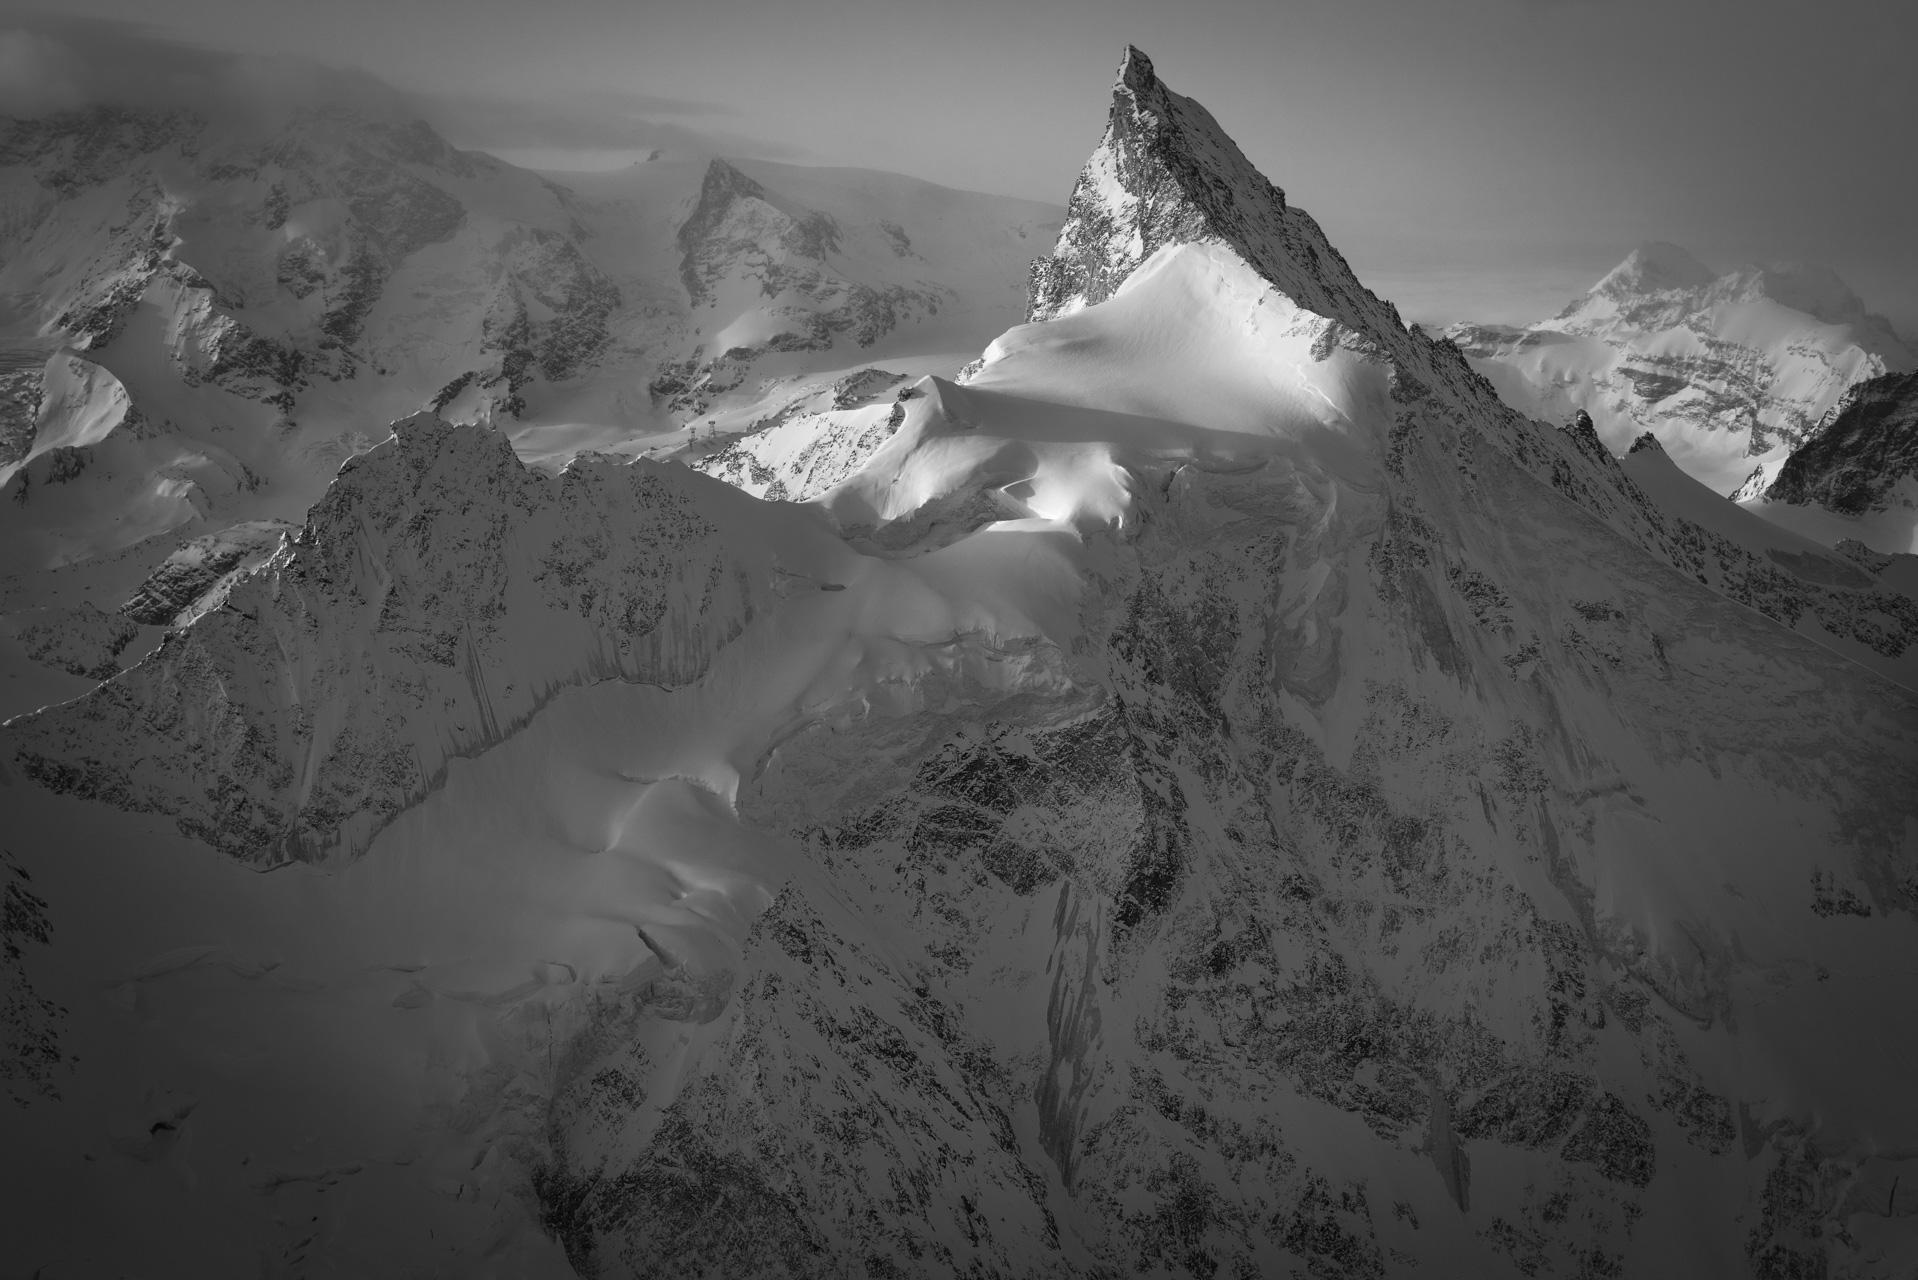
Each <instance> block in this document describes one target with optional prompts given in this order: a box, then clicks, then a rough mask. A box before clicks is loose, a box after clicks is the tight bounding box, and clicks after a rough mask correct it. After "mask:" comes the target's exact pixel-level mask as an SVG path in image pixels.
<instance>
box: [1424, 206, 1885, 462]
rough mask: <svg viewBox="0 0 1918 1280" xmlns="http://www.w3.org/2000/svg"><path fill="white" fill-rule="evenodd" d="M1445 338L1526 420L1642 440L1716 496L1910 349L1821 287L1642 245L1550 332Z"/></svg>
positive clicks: (1831, 284) (1608, 438) (1837, 284)
mask: <svg viewBox="0 0 1918 1280" xmlns="http://www.w3.org/2000/svg"><path fill="white" fill-rule="evenodd" d="M1445 333H1446V336H1448V337H1450V338H1451V339H1452V340H1453V341H1454V342H1456V343H1458V345H1459V347H1460V349H1461V350H1463V351H1464V352H1465V354H1466V355H1467V357H1468V358H1470V359H1471V361H1472V363H1473V367H1474V368H1476V369H1478V370H1479V371H1480V372H1481V373H1483V374H1484V375H1485V376H1486V377H1487V378H1490V379H1491V380H1492V383H1493V385H1495V386H1497V387H1498V389H1499V393H1500V394H1501V395H1502V396H1504V397H1505V398H1506V399H1507V400H1508V401H1510V402H1511V403H1512V404H1513V405H1514V406H1515V407H1516V408H1518V409H1520V410H1521V411H1522V412H1525V413H1529V414H1531V415H1533V416H1534V417H1540V418H1544V419H1546V420H1548V421H1552V422H1562V421H1564V420H1565V419H1566V418H1567V417H1569V416H1570V415H1571V414H1572V413H1574V412H1577V411H1581V410H1582V411H1584V412H1585V413H1588V414H1590V415H1591V418H1592V423H1593V425H1594V426H1595V427H1596V428H1597V430H1598V433H1599V438H1600V439H1601V440H1602V441H1604V442H1605V444H1606V446H1607V447H1608V448H1610V449H1612V450H1613V451H1614V452H1621V453H1622V452H1623V451H1624V450H1625V449H1626V448H1627V447H1628V446H1629V445H1630V443H1631V442H1632V440H1633V439H1635V438H1636V437H1637V436H1639V435H1640V434H1642V433H1644V432H1647V431H1649V432H1651V433H1652V434H1653V435H1654V436H1656V437H1657V438H1658V440H1659V442H1660V444H1661V445H1663V447H1664V448H1665V450H1666V452H1667V453H1668V454H1669V455H1670V456H1671V457H1672V458H1673V459H1674V460H1676V461H1677V462H1678V464H1679V465H1680V466H1681V467H1682V468H1684V469H1685V470H1686V471H1688V472H1689V473H1691V474H1692V475H1694V476H1696V477H1697V478H1698V479H1699V480H1701V481H1703V482H1704V483H1705V484H1706V485H1707V486H1708V487H1710V488H1712V489H1714V490H1716V491H1717V492H1719V493H1731V492H1732V491H1733V490H1734V489H1737V488H1739V487H1740V486H1741V485H1743V484H1745V483H1746V482H1747V481H1748V480H1749V479H1750V478H1751V476H1752V473H1753V472H1754V470H1762V472H1763V474H1764V476H1765V477H1766V478H1767V479H1769V477H1771V476H1772V475H1775V474H1776V472H1777V469H1778V468H1779V466H1781V465H1782V464H1783V462H1784V460H1785V457H1786V456H1787V455H1788V454H1789V453H1790V452H1791V450H1792V449H1793V448H1794V447H1796V446H1797V445H1798V444H1799V443H1801V442H1802V441H1803V440H1804V439H1805V438H1806V437H1807V435H1808V434H1809V433H1810V432H1811V430H1812V428H1813V427H1814V426H1816V425H1817V423H1818V422H1819V420H1820V419H1821V418H1822V417H1823V416H1824V415H1825V414H1826V413H1827V412H1828V411H1830V410H1831V409H1832V408H1833V407H1834V406H1835V405H1836V404H1837V403H1838V401H1839V399H1840V398H1841V397H1843V396H1844V394H1845V392H1846V391H1847V390H1849V389H1850V388H1851V387H1852V386H1853V385H1854V384H1856V383H1858V382H1861V381H1863V380H1865V379H1867V378H1873V377H1878V376H1880V375H1882V374H1885V373H1903V372H1909V371H1911V370H1913V369H1918V348H1914V347H1913V346H1912V345H1911V344H1910V343H1909V342H1907V341H1906V340H1905V339H1903V338H1901V337H1900V336H1899V335H1898V334H1897V333H1896V332H1894V331H1893V329H1892V327H1891V325H1890V324H1889V323H1888V322H1887V321H1886V320H1885V319H1884V318H1883V317H1882V316H1878V315H1874V314H1872V313H1870V312H1868V311H1866V310H1865V307H1864V304H1863V303H1862V302H1861V301H1860V300H1859V299H1858V296H1857V295H1856V294H1854V293H1853V292H1852V291H1851V290H1850V289H1849V288H1847V287H1846V285H1845V284H1844V282H1843V281H1841V280H1839V279H1838V277H1837V276H1835V275H1833V274H1832V273H1831V272H1829V271H1826V270H1824V269H1823V268H1819V267H1812V266H1804V265H1799V264H1783V265H1774V266H1767V267H1745V268H1742V269H1740V270H1738V271H1734V272H1731V273H1729V274H1726V275H1722V276H1721V275H1718V274H1716V273H1714V272H1713V271H1711V270H1709V269H1708V268H1706V267H1704V266H1703V265H1701V264H1700V263H1699V262H1698V261H1697V260H1696V259H1694V258H1693V257H1692V256H1691V255H1690V254H1688V253H1686V252H1685V251H1684V250H1683V249H1681V248H1679V247H1677V246H1676V245H1670V244H1646V245H1642V246H1640V247H1639V248H1638V249H1636V250H1634V251H1633V252H1632V254H1631V255H1630V256H1629V257H1627V258H1626V259H1625V261H1623V262H1621V263H1620V264H1619V265H1618V266H1617V267H1615V268H1613V269H1612V270H1611V271H1610V272H1609V273H1608V274H1607V275H1606V276H1605V277H1604V278H1603V279H1602V280H1600V281H1599V282H1598V283H1597V284H1595V285H1594V286H1592V288H1591V290H1590V291H1589V292H1587V293H1586V294H1585V295H1584V296H1583V297H1580V298H1577V299H1574V300H1573V301H1572V303H1571V304H1570V305H1569V306H1567V307H1566V308H1565V309H1564V310H1563V311H1561V312H1560V313H1559V314H1558V315H1556V316H1553V317H1552V318H1551V319H1549V320H1542V321H1540V322H1539V323H1537V324H1534V325H1530V326H1526V327H1523V328H1514V327H1512V326H1508V325H1478V324H1458V325H1453V326H1451V327H1450V328H1448V329H1446V330H1445Z"/></svg>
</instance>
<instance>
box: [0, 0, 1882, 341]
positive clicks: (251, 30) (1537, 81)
mask: <svg viewBox="0 0 1918 1280" xmlns="http://www.w3.org/2000/svg"><path fill="white" fill-rule="evenodd" d="M60 7H61V10H62V11H63V12H64V13H66V14H68V15H74V16H92V17H100V18H114V19H122V20H127V21H133V22H140V23H145V24H147V28H148V29H149V30H151V31H153V32H155V33H158V34H165V35H169V36H172V37H173V38H175V39H177V40H180V41H184V42H188V43H194V44H200V45H204V46H208V47H215V48H221V49H234V50H239V51H243V52H247V53H254V54H275V53H298V54H301V55H304V56H307V57H312V58H318V59H321V60H324V61H327V62H331V63H334V64H337V65H340V66H344V67H357V68H363V69H365V70H368V71H371V72H373V73H375V74H376V75H378V76H380V77H381V78H383V79H385V80H387V81H389V82H390V83H392V84H394V85H396V86H398V87H400V88H401V89H403V90H406V91H409V92H411V93H414V94H417V95H424V96H426V97H428V98H431V99H432V100H433V101H434V103H435V104H436V105H435V114H436V115H438V116H439V117H440V118H441V122H442V124H443V125H444V127H446V128H447V129H448V131H449V132H450V133H451V134H453V135H454V137H455V139H456V140H458V141H462V142H465V143H466V144H468V145H478V146H486V147H489V148H492V149H498V150H501V151H503V152H505V153H507V155H508V158H512V159H520V160H526V159H543V160H545V161H547V162H549V163H551V162H553V161H555V160H566V161H570V162H573V163H610V162H614V161H618V160H623V159H625V158H626V157H627V155H628V154H630V152H631V151H633V150H637V149H645V148H648V147H653V146H691V145H697V144H698V143H699V142H700V141H701V140H702V139H704V140H708V141H709V142H710V143H711V144H712V145H714V146H716V147H717V149H720V150H725V151H728V152H734V153H742V152H743V153H757V154H761V155H773V156H778V157H780V158H783V159H790V160H797V161H799V162H802V163H817V164H853V165H866V166H871V167H874V168H882V169H893V170H898V171H901V172H906V173H912V174H917V175H919V176H922V177H927V178H931V179H933V180H935V181H940V182H945V183H949V184H952V185H955V186H963V187H972V188H976V189H981V190H989V191H1001V192H1007V193H1011V194H1016V195H1026V196H1035V197H1039V198H1044V199H1050V200H1055V201H1063V199H1064V198H1065V195H1066V193H1067V192H1068V191H1069V190H1070V187H1071V182H1072V178H1073V175H1074V174H1075V172H1076V171H1077V169H1078V166H1079V164H1080V163H1081V161H1082V160H1083V159H1084V157H1085V155H1086V153H1087V152H1088V151H1089V150H1090V149H1091V147H1092V146H1093V144H1094V143H1095V142H1096V141H1097V138H1098V135H1099V131H1100V129H1101V127H1102V125H1103V120H1104V111H1105V101H1106V92H1107V89H1108V86H1109V84H1110V81H1111V77H1112V73H1113V68H1114V66H1115V65H1116V63H1117V60H1118V56H1119V53H1120V51H1121V49H1122V48H1123V46H1124V45H1125V43H1127V42H1128V41H1129V42H1132V43H1135V44H1138V45H1140V46H1141V47H1142V48H1144V49H1145V50H1146V51H1147V52H1148V53H1149V54H1151V55H1152V58H1153V60H1154V62H1155V63H1156V64H1157V65H1158V67H1159V70H1160V73H1161V74H1162V75H1163V76H1164V77H1165V79H1166V80H1167V81H1168V83H1170V84H1171V85H1173V87H1174V88H1176V89H1178V90H1179V91H1181V92H1184V93H1187V94H1190V95H1191V96H1193V97H1196V98H1198V99H1199V100H1200V101H1202V102H1204V103H1205V104H1206V105H1207V106H1208V107H1210V108H1211V109H1212V111H1213V113H1214V114H1215V115H1217V116H1218V117H1219V119H1220V121H1221V122H1222V123H1223V124H1224V125H1225V127H1226V128H1227V129H1228V130H1229V131H1230V132H1231V133H1232V134H1233V135H1234V136H1235V137H1237V138H1238V140H1239V142H1240V144H1241V145H1242V146H1243V147H1244V148H1245V150H1246V152H1247V153H1248V154H1249V155H1250V156H1251V157H1252V159H1253V160H1254V161H1255V162H1257V163H1258V164H1259V165H1260V167H1261V168H1263V169H1264V170H1265V171H1266V172H1267V174H1268V175H1270V176H1271V177H1272V179H1273V180H1274V181H1275V182H1277V183H1278V184H1279V185H1280V186H1281V187H1283V188H1285V190H1286V191H1287V193H1288V195H1289V196H1290V197H1291V198H1293V199H1294V200H1295V201H1296V202H1297V203H1299V204H1301V205H1303V206H1305V207H1306V208H1308V209H1310V210H1311V211H1312V212H1313V213H1314V214H1315V215H1316V216H1317V217H1318V218H1319V220H1320V221H1321V222H1322V223H1324V224H1325V226H1326V229H1327V231H1328V232H1329V234H1330V235H1331V237H1332V239H1333V241H1334V243H1337V244H1339V245H1340V246H1341V247H1342V248H1344V249H1345V250H1346V252H1347V255H1348V256H1349V257H1350V258H1351V259H1352V260H1353V263H1354V265H1355V266H1356V267H1357V268H1358V269H1359V271H1360V274H1361V275H1362V276H1364V277H1365V278H1366V279H1367V280H1368V282H1369V283H1372V284H1374V286H1375V287H1376V288H1378V289H1379V290H1380V291H1381V292H1383V293H1385V294H1386V295H1387V296H1390V297H1393V298H1395V300H1397V301H1399V302H1400V303H1401V306H1402V309H1403V310H1404V311H1405V312H1406V313H1407V314H1408V315H1412V316H1419V317H1424V318H1441V317H1444V318H1450V317H1452V316H1461V317H1462V316H1470V317H1472V318H1483V319H1512V320H1516V319H1526V318H1536V317H1537V316H1539V315H1542V314H1546V313H1549V312H1550V311H1553V310H1556V309H1557V307H1558V306H1559V305H1561V304H1562V303H1563V302H1564V301H1565V300H1566V298H1567V297H1569V296H1570V294H1571V293H1573V292H1575V291H1576V290H1577V289H1578V288H1581V287H1583V286H1584V285H1585V284H1588V283H1589V282H1590V281H1591V280H1592V279H1594V278H1595V277H1596V276H1597V274H1598V273H1599V272H1601V271H1603V270H1604V269H1605V268H1607V267H1609V266H1610V265H1612V263H1614V262H1615V261H1616V260H1617V259H1619V258H1620V257H1622V256H1623V255H1624V254H1625V253H1626V252H1627V251H1628V250H1629V249H1630V248H1631V247H1632V246H1633V245H1634V244H1636V243H1637V242H1638V241H1640V240H1646V239H1664V240H1672V241H1676V242H1678V243H1681V244H1684V245H1686V246H1687V247H1689V248H1691V249H1692V250H1693V251H1694V252H1695V253H1696V254H1698V256H1699V257H1700V258H1701V259H1703V260H1704V261H1705V262H1707V263H1708V264H1710V265H1712V266H1714V267H1717V268H1719V269H1729V268H1730V267H1733V266H1735V265H1738V264H1739V263H1741V262H1744V261H1747V260H1757V259H1778V258H1793V257H1797V258H1804V259H1809V260H1813V261H1820V262H1824V263H1827V264H1829V265H1831V266H1832V267H1834V268H1836V269H1837V270H1838V271H1839V273H1840V274H1841V275H1843V276H1844V277H1845V278H1846V280H1847V281H1848V282H1849V283H1851V285H1852V286H1853V287H1854V288H1855V289H1857V290H1858V291H1859V292H1860V293H1862V294H1863V295H1864V296H1865V299H1866V301H1867V302H1868V303H1870V304H1871V305H1873V306H1874V307H1876V308H1878V309H1880V310H1883V311H1886V312H1888V313H1889V314H1891V315H1892V316H1893V318H1894V319H1895V320H1896V321H1898V322H1899V324H1900V326H1901V328H1903V329H1905V330H1907V331H1918V236H1915V235H1914V231H1915V230H1918V216H1914V210H1918V72H1914V69H1913V66H1912V54H1911V50H1912V49H1913V48H1914V47H1918V6H1914V5H1913V4H1912V3H1911V2H1910V0H1898V2H1897V3H1893V2H1891V0H1828V2H1826V3H1821V4H1816V5H1807V4H1800V3H1779V2H1777V0H1761V2H1757V3H1751V2H1747V3H1724V2H1721V3H1700V2H1699V0H1662V2H1657V3H1653V2H1649V0H1591V2H1580V0H1571V2H1565V0H1560V2H1554V3H1537V2H1531V3H1528V2H1525V0H1422V2H1421V0H1373V2H1367V0H1344V2H1342V3H1334V2H1330V0H1327V2H1320V0H1305V2H1296V3H1281V4H1271V3H1257V2H1256V0H1156V2H1148V0H1124V2H1121V3H1093V2H1092V0H1064V2H1062V3H1050V4H1039V3H1033V2H1032V0H977V2H974V3H957V2H952V0H947V2H945V3H909V2H902V0H885V2H881V0H788V2H786V3H780V2H778V0H696V2H687V3H679V2H677V0H675V2H672V3H638V4H635V3H631V0H623V2H615V0H542V2H541V3H526V2H525V0H510V2H509V0H324V2H323V3H313V2H312V0H308V2H306V3H300V4H292V3H283V2H280V0H64V3H63V4H62V5H61V6H60ZM0 54H4V50H0ZM3 63H4V59H3V58H0V64H3ZM6 75H7V67H6V66H5V65H0V80H4V79H5V78H6ZM508 103H510V104H515V105H511V106H508V105H505V104H508Z"/></svg>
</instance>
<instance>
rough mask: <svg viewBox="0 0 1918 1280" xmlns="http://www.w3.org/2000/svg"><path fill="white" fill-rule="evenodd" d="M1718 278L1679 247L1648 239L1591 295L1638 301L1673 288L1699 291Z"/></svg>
mask: <svg viewBox="0 0 1918 1280" xmlns="http://www.w3.org/2000/svg"><path fill="white" fill-rule="evenodd" d="M1717 278H1718V273H1717V272H1715V271H1713V270H1712V269H1711V268H1709V267H1707V266H1705V264H1703V263H1702V262H1700V261H1699V260H1698V259H1697V258H1694V257H1693V256H1692V255H1691V254H1690V253H1688V252H1686V251H1685V250H1684V249H1682V248H1680V247H1679V246H1678V245H1675V244H1670V243H1667V242H1665V241H1662V240H1648V241H1646V242H1645V243H1644V244H1641V245H1639V246H1638V248H1636V249H1634V250H1632V251H1631V253H1629V254H1628V255H1626V258H1625V260H1624V261H1623V262H1621V263H1619V264H1618V265H1617V266H1615V267H1613V268H1612V269H1611V270H1610V271H1608V272H1606V273H1605V277H1604V278H1603V279H1602V280H1600V281H1599V282H1598V283H1597V284H1595V285H1593V286H1592V293H1593V294H1597V295H1600V296H1603V297H1608V298H1624V297H1634V298H1636V297H1644V296H1645V295H1647V294H1652V293H1665V292H1669V291H1670V290H1673V289H1697V288H1701V287H1703V286H1705V285H1708V284H1710V283H1711V282H1712V281H1713V280H1715V279H1717ZM1577 305H1578V304H1577V303H1576V302H1575V303H1573V304H1572V306H1573V307H1576V306H1577ZM1570 309H1571V308H1568V310H1570Z"/></svg>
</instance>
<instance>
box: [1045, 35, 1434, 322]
mask: <svg viewBox="0 0 1918 1280" xmlns="http://www.w3.org/2000/svg"><path fill="white" fill-rule="evenodd" d="M1203 243H1210V244H1224V245H1227V246H1230V247H1231V248H1233V249H1234V250H1236V251H1237V252H1238V253H1239V254H1240V256H1242V257H1243V258H1244V259H1245V260H1246V262H1247V263H1248V264H1249V265H1250V266H1251V267H1252V268H1253V269H1254V270H1256V271H1257V272H1259V274H1261V275H1262V276H1264V277H1265V278H1266V279H1267V280H1269V281H1271V282H1272V284H1273V285H1274V286H1275V287H1277V288H1278V289H1280V290H1281V291H1282V292H1284V293H1286V294H1287V295H1288V296H1290V297H1291V298H1292V299H1293V300H1294V301H1296V302H1298V303H1299V304H1300V305H1301V306H1304V307H1306V308H1308V309H1310V310H1312V311H1316V312H1318V313H1319V314H1321V315H1324V316H1328V317H1330V318H1333V319H1336V320H1339V321H1341V322H1343V323H1345V324H1346V325H1348V326H1350V327H1351V328H1354V329H1357V330H1360V331H1362V332H1368V333H1371V334H1373V335H1374V336H1375V337H1377V336H1382V335H1383V334H1384V332H1385V331H1388V330H1390V331H1397V332H1400V333H1402V330H1401V328H1400V322H1399V317H1398V313H1397V312H1396V311H1395V310H1394V309H1393V308H1392V307H1391V306H1389V305H1388V304H1386V303H1384V302H1381V301H1380V300H1379V299H1377V298H1375V297H1373V296H1372V294H1371V293H1370V292H1368V291H1367V290H1366V289H1365V287H1364V286H1363V285H1361V284H1359V282H1358V280H1357V279H1356V278H1355V277H1354V276H1353V274H1352V270H1351V268H1350V267H1349V266H1347V265H1346V262H1345V259H1344V258H1343V257H1341V256H1340V254H1339V252H1338V251H1337V250H1336V249H1334V248H1333V247H1332V246H1331V245H1330V244H1329V243H1328V242H1327V241H1326V238H1325V234H1324V232H1322V231H1321V230H1319V227H1318V224H1317V223H1315V222H1314V221H1313V220H1312V219H1311V218H1310V217H1309V216H1308V215H1307V214H1306V213H1305V212H1304V211H1303V210H1300V209H1297V208H1294V207H1292V206H1291V205H1289V204H1288V203H1287V202H1286V199H1285V193H1284V192H1283V191H1281V190H1279V188H1278V187H1276V186H1274V185H1273V184H1272V183H1271V182H1270V181H1268V180H1267V179H1266V178H1265V176H1264V175H1263V174H1261V173H1260V172H1259V171H1258V169H1257V168H1255V167H1254V166H1253V164H1252V162H1251V161H1250V160H1248V159H1246V157H1245V153H1244V152H1242V151H1240V150H1239V148H1238V145H1237V144H1236V143H1234V142H1233V141H1232V139H1231V138H1230V137H1229V136H1228V135H1227V134H1226V132H1225V130H1224V129H1222V128H1220V127H1219V122H1218V121H1216V120H1214V119H1213V118H1212V113H1211V112H1209V111H1207V110H1206V109H1205V108H1204V107H1202V106H1200V105H1199V104H1198V103H1196V102H1194V101H1192V100H1191V99H1190V98H1185V97H1181V96H1180V95H1178V94H1176V93H1174V92H1172V90H1171V89H1169V88H1167V87H1166V85H1165V82H1164V81H1162V80H1160V79H1159V77H1158V74H1157V73H1156V72H1155V71H1154V70H1153V66H1152V60H1151V59H1150V58H1148V57H1147V56H1146V55H1145V54H1144V53H1142V52H1141V51H1140V50H1139V49H1137V48H1135V47H1131V46H1128V47H1127V49H1126V52H1125V57H1124V59H1123V60H1122V61H1121V63H1120V65H1119V74H1118V79H1117V82H1116V83H1115V84H1114V85H1113V91H1112V109H1111V113H1110V115H1109V117H1108V120H1107V124H1106V133H1105V137H1104V139H1102V140H1101V142H1100V144H1099V147H1098V149H1097V150H1096V151H1094V152H1093V154H1092V157H1091V159H1089V160H1088V161H1086V165H1085V168H1084V169H1083V170H1082V171H1081V173H1080V175H1079V181H1078V184H1077V185H1076V186H1075V187H1074V189H1073V193H1072V199H1071V202H1070V204H1069V206H1068V208H1067V211H1066V222H1065V226H1064V227H1063V228H1062V229H1061V230H1060V233H1059V240H1058V243H1057V244H1056V245H1055V246H1054V249H1053V253H1052V256H1051V257H1048V258H1041V259H1039V260H1038V261H1036V262H1035V263H1033V266H1032V274H1031V281H1030V286H1031V287H1030V293H1029V295H1028V301H1027V316H1028V319H1029V320H1049V319H1051V318H1052V317H1054V316H1057V315H1062V314H1064V313H1066V312H1070V311H1075V310H1078V309H1079V308H1081V307H1086V306H1092V305H1094V304H1096V303H1099V302H1102V301H1104V300H1105V299H1106V298H1108V297H1111V296H1112V294H1113V293H1114V292H1115V291H1117V289H1118V288H1119V286H1120V285H1121V284H1123V283H1124V282H1125V279H1126V277H1127V276H1129V275H1131V274H1132V272H1133V271H1134V270H1136V269H1137V268H1138V266H1139V265H1140V264H1141V263H1142V262H1144V261H1145V260H1146V259H1147V258H1149V257H1151V256H1152V255H1153V254H1154V253H1156V252H1157V251H1158V250H1159V249H1161V248H1163V247H1164V246H1166V245H1177V244H1203Z"/></svg>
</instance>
